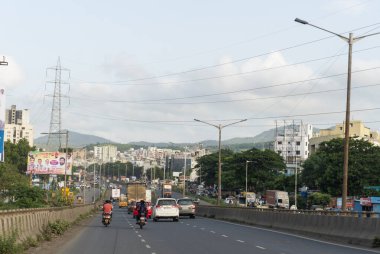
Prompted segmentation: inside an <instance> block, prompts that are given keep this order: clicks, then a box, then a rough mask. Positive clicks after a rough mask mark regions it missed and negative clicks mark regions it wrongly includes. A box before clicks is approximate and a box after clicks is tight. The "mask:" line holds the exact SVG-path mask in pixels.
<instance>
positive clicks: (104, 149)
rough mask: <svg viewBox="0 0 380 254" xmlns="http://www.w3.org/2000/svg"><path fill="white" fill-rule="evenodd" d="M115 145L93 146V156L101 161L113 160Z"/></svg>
mask: <svg viewBox="0 0 380 254" xmlns="http://www.w3.org/2000/svg"><path fill="white" fill-rule="evenodd" d="M116 156H117V147H116V146H113V145H104V146H94V158H95V159H98V160H100V161H101V162H115V161H116Z"/></svg>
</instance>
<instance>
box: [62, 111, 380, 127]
mask: <svg viewBox="0 0 380 254" xmlns="http://www.w3.org/2000/svg"><path fill="white" fill-rule="evenodd" d="M376 110H380V107H374V108H362V109H354V110H351V112H365V111H376ZM81 112H82V111H81ZM68 113H73V114H75V115H76V116H78V115H79V116H82V117H89V118H94V119H105V120H118V121H126V122H137V123H161V124H173V123H177V124H178V123H182V124H184V123H193V122H194V121H193V120H144V119H143V120H141V119H130V118H124V117H116V116H114V117H112V116H100V115H99V114H98V115H96V116H91V115H89V114H83V113H78V112H68ZM343 113H345V111H344V110H342V111H327V112H315V113H305V114H293V115H277V116H265V117H248V118H247V119H248V120H266V119H284V118H295V117H309V116H318V115H334V114H343ZM239 119H240V118H233V119H207V121H211V122H212V121H215V122H221V121H235V120H239ZM199 126H201V125H199Z"/></svg>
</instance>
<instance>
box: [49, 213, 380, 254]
mask: <svg viewBox="0 0 380 254" xmlns="http://www.w3.org/2000/svg"><path fill="white" fill-rule="evenodd" d="M54 253H60V254H62V253H67V254H69V253H70V254H71V253H78V254H104V253H118V254H122V253H123V254H125V253H128V254H134V253H136V254H178V253H183V254H187V253H188V254H194V253H210V254H212V253H218V254H220V253H258V254H298V253H299V254H321V253H323V254H340V253H342V254H354V253H355V254H359V253H360V254H368V253H380V250H375V249H373V250H369V249H364V248H360V247H353V246H345V245H340V244H334V243H327V242H324V241H318V240H313V239H309V238H306V237H299V236H295V235H292V234H287V233H281V232H276V231H274V230H268V229H260V228H255V227H251V226H244V225H238V224H234V223H228V222H222V221H217V220H212V219H205V218H198V217H197V218H195V219H188V218H181V219H180V221H179V222H172V221H171V220H167V221H165V220H162V221H158V222H153V221H152V220H149V222H148V224H147V225H146V226H145V227H144V228H143V229H142V230H140V228H139V227H138V225H136V224H135V220H134V219H133V218H132V216H131V215H128V213H127V210H126V209H119V208H115V211H114V215H113V219H112V222H111V225H110V226H109V227H104V226H103V225H102V224H101V212H99V214H98V216H95V218H94V220H93V221H92V222H91V223H90V224H89V225H87V226H86V227H84V228H83V230H81V231H80V232H79V233H78V234H77V235H75V236H73V238H72V239H71V240H69V241H68V242H67V243H66V244H65V245H63V246H61V247H60V249H59V250H57V251H55V252H54Z"/></svg>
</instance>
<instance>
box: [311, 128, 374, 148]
mask: <svg viewBox="0 0 380 254" xmlns="http://www.w3.org/2000/svg"><path fill="white" fill-rule="evenodd" d="M344 134H345V123H341V124H336V125H335V127H333V128H329V129H322V130H320V131H319V133H316V134H315V135H314V136H313V137H312V138H311V139H310V142H309V149H310V153H314V152H316V151H317V150H318V148H319V145H320V144H321V143H322V142H325V141H329V140H332V139H334V138H344ZM350 137H351V138H358V139H364V140H367V141H369V142H371V143H373V144H374V145H377V146H380V134H379V132H378V131H371V130H370V128H368V127H366V126H364V124H363V122H362V121H359V120H356V121H350Z"/></svg>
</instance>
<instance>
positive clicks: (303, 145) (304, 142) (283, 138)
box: [274, 120, 313, 175]
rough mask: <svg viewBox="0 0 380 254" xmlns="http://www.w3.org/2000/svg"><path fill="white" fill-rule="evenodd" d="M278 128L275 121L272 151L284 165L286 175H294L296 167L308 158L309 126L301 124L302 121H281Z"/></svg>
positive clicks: (311, 129) (310, 135) (310, 126)
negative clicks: (282, 160)
mask: <svg viewBox="0 0 380 254" xmlns="http://www.w3.org/2000/svg"><path fill="white" fill-rule="evenodd" d="M281 124H283V126H281V127H279V122H277V121H276V133H275V141H274V151H275V152H276V153H278V154H279V155H280V156H281V157H282V158H283V159H284V162H285V164H286V172H285V174H287V175H293V174H294V173H295V168H296V166H298V167H299V165H300V164H301V163H302V162H303V161H305V160H306V159H307V158H308V157H309V139H310V138H311V137H312V135H313V127H312V125H311V124H303V123H302V121H298V120H297V121H296V120H292V121H283V122H281Z"/></svg>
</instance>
